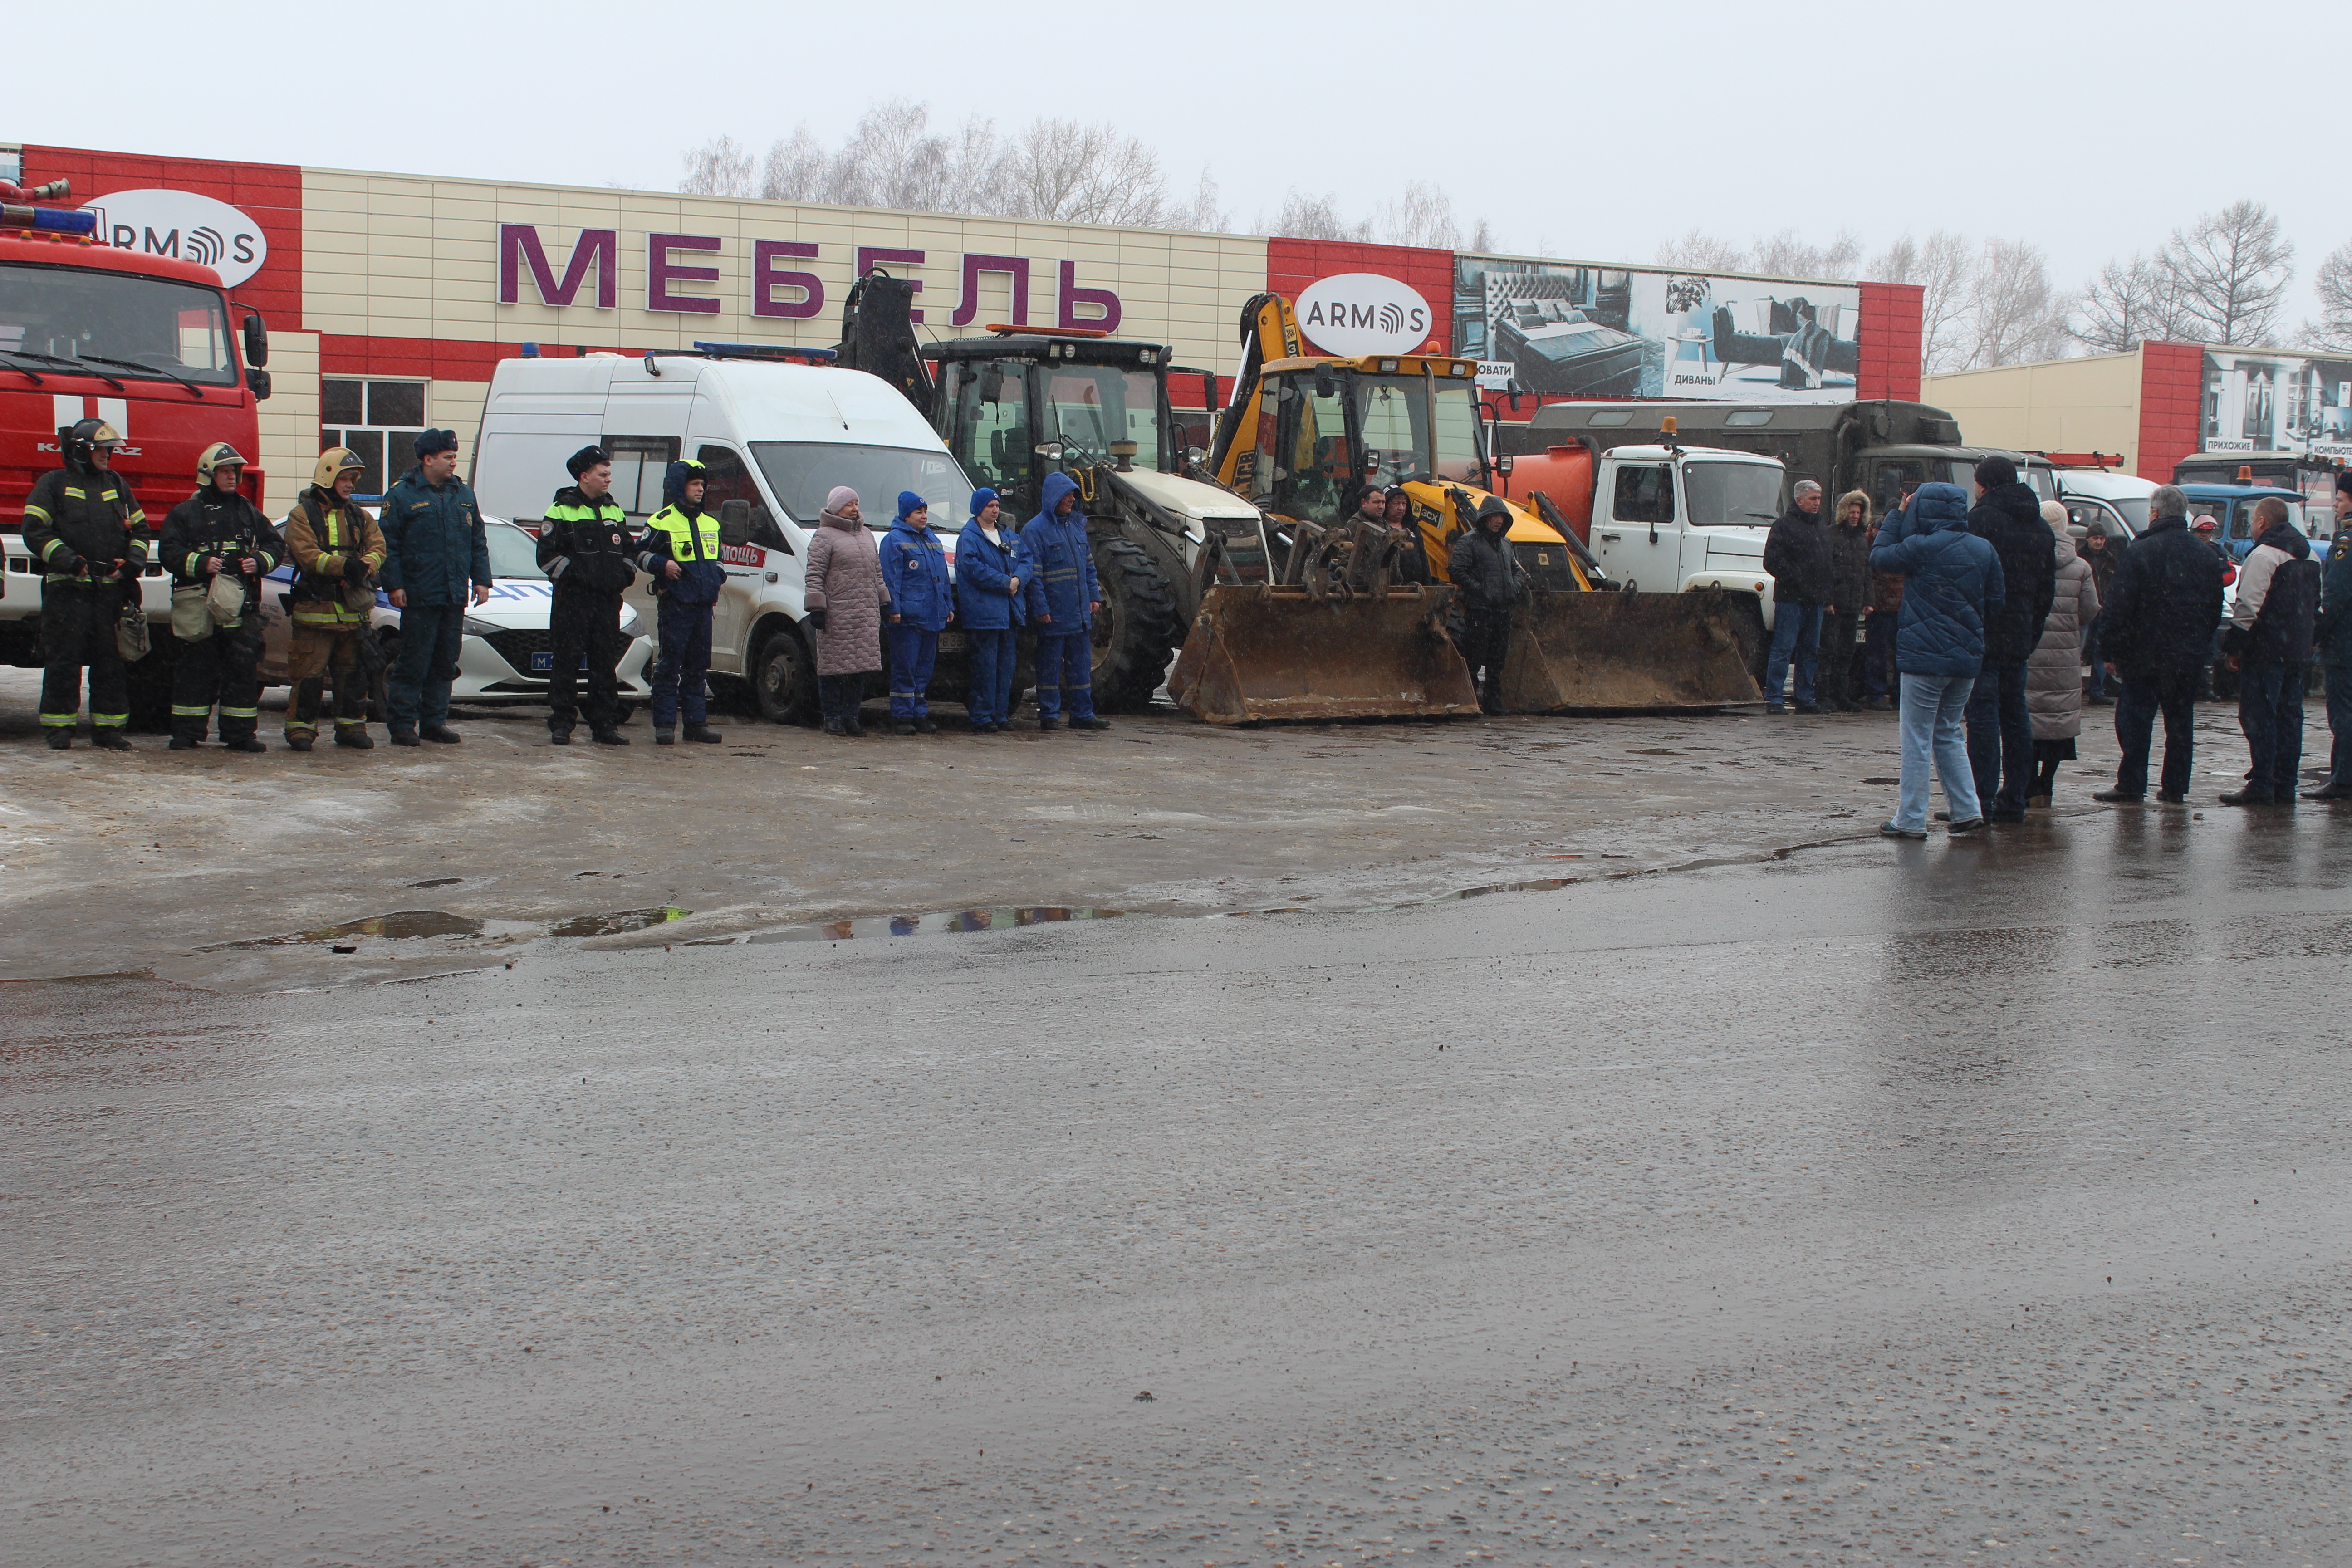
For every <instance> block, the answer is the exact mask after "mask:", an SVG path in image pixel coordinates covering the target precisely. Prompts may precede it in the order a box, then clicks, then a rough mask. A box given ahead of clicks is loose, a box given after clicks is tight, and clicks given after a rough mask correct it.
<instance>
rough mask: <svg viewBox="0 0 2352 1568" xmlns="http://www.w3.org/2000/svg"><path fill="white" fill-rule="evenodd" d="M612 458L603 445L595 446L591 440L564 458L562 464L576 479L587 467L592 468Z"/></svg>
mask: <svg viewBox="0 0 2352 1568" xmlns="http://www.w3.org/2000/svg"><path fill="white" fill-rule="evenodd" d="M612 460H613V454H612V453H610V452H607V451H606V450H604V447H599V446H596V445H595V444H594V443H593V442H592V443H590V444H589V445H587V446H585V447H581V448H580V450H578V451H576V452H574V453H572V456H570V457H568V458H564V459H563V466H564V468H567V469H568V470H570V472H571V474H572V478H573V479H578V478H579V477H580V476H581V475H583V474H584V473H586V472H587V471H588V470H589V469H591V468H594V467H595V466H596V465H597V464H599V463H609V462H611V461H612Z"/></svg>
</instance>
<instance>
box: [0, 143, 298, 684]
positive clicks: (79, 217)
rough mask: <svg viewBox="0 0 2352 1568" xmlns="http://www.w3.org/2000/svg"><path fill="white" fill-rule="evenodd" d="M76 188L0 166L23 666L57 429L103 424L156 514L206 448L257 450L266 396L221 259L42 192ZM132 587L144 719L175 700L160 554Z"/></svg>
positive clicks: (4, 480)
mask: <svg viewBox="0 0 2352 1568" xmlns="http://www.w3.org/2000/svg"><path fill="white" fill-rule="evenodd" d="M68 195H70V193H69V192H68V190H67V188H66V184H65V182H64V181H62V180H58V181H54V182H52V183H51V184H47V185H41V186H38V187H36V188H34V189H32V190H22V189H19V188H18V187H17V186H16V185H14V184H8V183H6V182H4V181H0V551H4V552H5V571H0V659H5V660H6V662H8V663H10V664H13V665H17V666H21V667H27V668H31V667H37V666H38V665H39V664H40V663H41V661H42V660H41V649H40V619H41V579H42V574H41V571H40V567H39V564H38V563H37V562H35V561H34V560H33V558H32V556H31V554H30V553H29V552H26V548H25V538H24V527H25V500H26V497H27V496H28V495H30V494H31V493H32V489H33V482H34V481H35V480H36V479H39V478H40V476H41V475H43V474H45V473H47V471H49V470H50V469H52V468H57V467H58V466H59V463H60V462H61V460H62V458H61V454H60V451H59V445H58V431H59V430H61V429H64V428H67V427H68V426H73V425H75V424H77V423H79V421H81V420H83V419H102V420H104V421H105V422H106V423H107V424H109V425H110V426H113V427H114V429H115V431H116V433H117V434H118V435H119V436H120V437H121V446H119V447H116V448H115V452H114V458H113V462H112V468H113V469H114V471H115V472H116V473H119V474H121V476H122V477H123V479H126V480H127V481H128V482H129V483H130V485H131V491H132V493H133V494H134V495H136V496H137V497H138V499H139V504H140V505H141V507H142V508H143V509H144V510H145V511H146V513H147V520H148V524H149V526H150V528H151V529H160V528H161V526H162V523H163V518H164V517H165V516H166V515H167V514H168V513H169V512H170V511H171V510H172V509H173V507H174V506H177V505H178V504H179V503H180V502H182V501H184V500H187V499H188V497H189V496H190V495H191V494H192V493H194V490H195V488H196V458H197V455H198V454H199V453H201V452H202V451H203V450H204V449H205V447H209V446H211V445H212V444H213V443H214V442H215V441H226V442H227V443H228V444H229V445H231V446H232V447H236V449H237V450H238V451H239V452H242V453H244V454H245V455H246V456H247V458H254V457H256V456H257V455H258V454H259V451H260V446H261V421H260V412H259V404H260V401H261V399H263V398H265V397H267V396H268V395H269V373H268V371H265V370H262V369H261V368H259V367H260V366H261V365H263V364H264V363H268V358H269V345H268V337H267V335H266V333H265V332H264V331H263V328H262V323H261V318H260V316H258V315H257V314H256V313H254V312H253V311H251V310H244V309H241V308H239V307H237V306H236V305H233V304H232V303H231V302H230V301H229V300H228V297H227V295H226V292H225V291H224V290H223V289H222V288H221V281H220V276H219V274H217V273H215V271H214V270H213V269H212V268H209V267H201V266H198V265H197V264H196V263H194V262H193V261H183V260H180V259H178V258H175V257H169V256H148V255H145V254H142V253H141V252H139V251H135V250H118V249H116V248H114V247H110V246H108V245H104V244H101V243H100V242H99V239H98V237H96V236H95V234H94V233H93V230H94V229H95V227H96V222H95V218H96V215H94V214H92V213H89V212H86V211H79V210H75V209H71V208H66V207H60V206H55V205H35V204H37V203H50V202H58V201H63V200H64V199H66V198H67V197H68ZM240 339H241V340H242V346H243V348H244V357H243V361H242V363H240V361H239V357H238V353H237V351H238V348H239V344H240ZM263 486H264V476H263V474H262V471H261V469H260V468H257V467H256V466H254V465H253V464H252V463H250V462H248V463H247V466H246V469H245V478H244V481H243V486H242V488H243V489H244V490H245V492H246V494H247V497H248V498H250V499H251V500H252V501H253V502H254V504H256V505H257V506H258V505H260V504H261V500H262V496H263V493H264V490H263ZM151 555H152V552H151ZM141 592H142V599H143V603H144V605H145V608H146V611H147V618H148V620H149V621H150V622H152V623H153V625H154V626H155V631H154V637H153V651H152V652H151V653H150V654H148V656H147V657H146V658H142V659H140V660H139V661H138V662H136V663H135V664H133V665H131V671H130V674H131V722H132V723H133V725H135V726H137V727H139V728H142V729H152V728H155V727H157V726H159V725H160V724H161V723H162V722H163V721H164V720H165V719H166V718H168V716H169V714H170V711H171V689H172V664H173V655H174V654H175V653H176V651H177V645H176V644H175V643H174V642H173V639H172V637H171V636H170V633H169V631H168V629H167V628H168V626H169V624H170V621H171V616H172V585H171V583H170V581H169V580H168V579H167V578H165V576H164V575H163V567H162V565H161V564H160V563H158V564H151V565H149V567H148V568H147V574H146V577H145V578H144V580H143V581H142V584H141Z"/></svg>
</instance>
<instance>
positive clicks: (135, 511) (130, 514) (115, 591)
mask: <svg viewBox="0 0 2352 1568" xmlns="http://www.w3.org/2000/svg"><path fill="white" fill-rule="evenodd" d="M121 440H122V437H121V434H120V433H119V432H117V431H116V429H115V428H114V426H111V425H109V424H107V423H106V422H105V421H103V420H100V419H84V420H82V421H81V422H79V424H75V425H69V426H66V427H64V428H63V429H60V430H59V431H58V448H59V450H60V451H61V452H62V453H63V454H64V457H65V467H63V468H52V469H50V470H49V471H48V472H47V473H46V474H43V475H42V476H41V477H40V478H39V479H37V480H35V481H34V484H33V493H32V495H31V496H30V497H29V498H27V499H26V502H25V548H26V550H28V551H30V552H32V555H33V558H34V559H35V560H36V561H38V562H39V563H41V572H42V578H41V653H42V656H43V658H45V659H46V660H47V670H46V672H45V673H44V674H43V676H42V678H41V729H42V731H43V732H44V733H46V734H47V736H48V738H49V748H50V750H52V751H58V752H62V751H64V750H65V749H66V748H67V747H68V746H70V745H72V744H73V732H74V725H75V723H76V722H77V721H78V719H79V715H80V712H81V672H82V668H83V667H84V666H85V665H86V666H88V667H89V730H90V739H91V740H92V741H94V742H97V743H98V744H99V745H100V746H103V747H105V748H106V749H107V750H109V751H114V752H127V751H129V750H131V742H128V741H126V740H124V739H123V738H122V731H123V727H124V726H125V725H127V724H129V723H130V722H131V683H130V679H129V677H128V676H127V675H126V673H125V672H124V669H123V664H122V654H121V649H120V648H118V647H116V645H115V640H114V638H115V629H114V628H115V622H116V621H117V620H119V619H120V618H121V613H122V607H123V605H124V604H125V603H126V602H128V603H130V604H132V605H136V604H137V603H138V602H139V577H140V574H141V573H142V572H143V571H144V570H145V569H146V566H147V514H146V513H145V512H143V511H142V510H140V509H139V501H138V498H137V497H135V496H133V495H132V494H131V486H130V484H129V482H128V481H127V480H125V479H123V478H122V477H121V475H119V474H116V473H114V472H112V471H111V470H110V463H111V462H112V460H113V457H114V448H115V447H116V446H117V445H119V444H120V443H121Z"/></svg>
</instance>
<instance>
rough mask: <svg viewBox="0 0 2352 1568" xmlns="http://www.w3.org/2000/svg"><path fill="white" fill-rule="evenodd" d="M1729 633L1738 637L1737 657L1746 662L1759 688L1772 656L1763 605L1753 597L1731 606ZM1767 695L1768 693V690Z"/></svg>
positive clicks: (1770, 640)
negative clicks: (1765, 627) (1765, 668)
mask: <svg viewBox="0 0 2352 1568" xmlns="http://www.w3.org/2000/svg"><path fill="white" fill-rule="evenodd" d="M1731 635H1732V636H1733V637H1737V638H1738V639H1739V657H1740V658H1742V659H1744V660H1745V661H1746V662H1747V665H1748V674H1750V675H1752V676H1754V677H1755V678H1756V685H1757V687H1758V689H1759V690H1760V689H1762V688H1763V685H1764V667H1765V665H1766V664H1768V663H1769V662H1770V660H1771V657H1772V637H1771V634H1770V633H1769V632H1767V631H1766V630H1765V629H1764V610H1763V607H1762V606H1761V605H1758V604H1757V603H1756V601H1755V600H1753V599H1742V600H1740V602H1739V603H1738V604H1736V605H1732V606H1731ZM1766 695H1767V696H1768V697H1769V695H1770V694H1769V692H1768V693H1766Z"/></svg>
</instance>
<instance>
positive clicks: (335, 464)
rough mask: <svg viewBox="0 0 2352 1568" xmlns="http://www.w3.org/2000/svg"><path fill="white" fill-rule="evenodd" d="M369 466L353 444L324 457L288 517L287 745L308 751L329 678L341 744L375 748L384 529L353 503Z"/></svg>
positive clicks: (337, 738)
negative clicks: (374, 656)
mask: <svg viewBox="0 0 2352 1568" xmlns="http://www.w3.org/2000/svg"><path fill="white" fill-rule="evenodd" d="M366 471H367V463H366V461H365V460H364V459H362V458H361V457H360V455H359V454H358V453H357V452H354V451H352V449H351V448H350V447H329V448H327V450H325V451H324V452H321V453H320V454H319V465H318V467H317V468H314V469H312V470H311V473H310V486H309V488H308V489H304V490H303V492H302V494H301V496H300V497H299V499H298V500H296V501H295V502H294V510H291V511H289V512H288V513H287V514H286V548H287V551H288V552H289V554H291V555H292V556H293V558H294V568H295V577H294V591H293V592H292V593H291V594H289V595H287V598H286V614H287V616H288V618H289V620H290V621H291V622H292V623H293V624H292V626H291V628H290V629H289V632H288V633H287V638H286V679H288V680H289V681H291V682H293V685H294V692H293V695H292V696H291V697H289V699H288V700H287V702H286V743H287V745H289V746H290V747H292V748H293V749H294V750H295V751H298V752H307V751H309V750H310V747H311V746H312V745H313V744H314V743H315V742H317V741H318V739H319V710H320V707H321V706H322V705H323V700H324V699H325V697H326V689H327V680H328V679H329V678H330V677H332V679H333V680H334V683H335V744H337V745H338V746H349V747H352V749H353V750H355V751H362V752H364V751H368V750H370V749H372V748H373V746H374V745H375V742H373V741H372V740H370V739H368V732H367V700H368V689H367V681H366V679H365V678H364V676H363V675H362V661H361V658H360V639H361V638H362V637H365V636H366V635H367V628H368V621H369V617H370V616H372V615H373V613H374V611H375V582H374V579H375V574H376V572H377V570H378V569H379V568H380V567H382V566H383V557H384V544H383V530H382V529H380V528H378V527H376V525H375V519H373V518H372V517H370V516H368V514H367V513H366V512H364V511H362V510H360V509H359V506H358V505H357V504H356V503H355V502H354V501H352V491H353V490H354V489H358V488H359V482H360V477H361V476H362V474H364V473H366Z"/></svg>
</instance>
